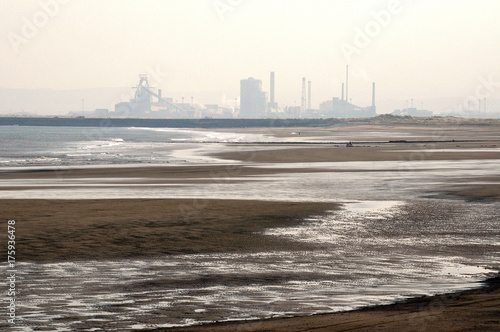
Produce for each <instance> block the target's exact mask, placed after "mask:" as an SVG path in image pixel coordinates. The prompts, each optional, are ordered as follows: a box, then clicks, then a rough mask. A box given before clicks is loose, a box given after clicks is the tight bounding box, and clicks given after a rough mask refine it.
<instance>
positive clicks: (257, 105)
mask: <svg viewBox="0 0 500 332" xmlns="http://www.w3.org/2000/svg"><path fill="white" fill-rule="evenodd" d="M273 97H274V96H273ZM240 100H241V103H240V115H239V117H240V118H243V119H257V118H265V117H266V112H267V95H266V93H265V92H264V91H262V81H261V80H256V79H254V78H253V77H250V78H248V79H246V80H241V82H240Z"/></svg>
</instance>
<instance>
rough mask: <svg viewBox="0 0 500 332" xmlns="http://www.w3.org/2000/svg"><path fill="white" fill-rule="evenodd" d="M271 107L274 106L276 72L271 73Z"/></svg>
mask: <svg viewBox="0 0 500 332" xmlns="http://www.w3.org/2000/svg"><path fill="white" fill-rule="evenodd" d="M271 105H274V71H272V72H271Z"/></svg>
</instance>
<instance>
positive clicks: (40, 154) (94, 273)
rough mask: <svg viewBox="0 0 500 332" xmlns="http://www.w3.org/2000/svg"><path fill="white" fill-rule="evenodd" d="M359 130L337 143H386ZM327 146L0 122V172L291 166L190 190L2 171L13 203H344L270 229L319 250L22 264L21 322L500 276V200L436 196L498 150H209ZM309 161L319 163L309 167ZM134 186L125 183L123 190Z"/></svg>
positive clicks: (281, 307)
mask: <svg viewBox="0 0 500 332" xmlns="http://www.w3.org/2000/svg"><path fill="white" fill-rule="evenodd" d="M352 135H353V134H352V133H350V134H347V133H346V134H342V133H339V134H338V135H336V136H332V137H330V138H328V140H330V141H334V142H335V144H344V143H345V142H348V141H351V140H355V139H356V138H357V139H363V140H380V137H379V136H378V135H380V134H378V133H373V132H359V133H356V135H357V136H356V137H353V136H352ZM383 135H384V137H387V133H384V134H383ZM392 135H394V136H395V137H396V136H397V137H399V136H402V135H409V133H392ZM326 142H327V140H325V139H324V138H322V139H317V138H311V137H303V136H301V135H299V134H298V133H297V135H293V137H279V135H276V136H275V135H269V134H268V135H264V134H259V133H231V132H222V131H220V132H217V131H209V130H187V129H186V130H184V129H151V128H112V127H104V128H81V127H16V126H5V127H0V173H1V172H13V171H18V170H31V171H37V170H42V169H54V168H56V169H60V170H68V169H74V168H86V167H101V166H108V167H125V166H126V167H134V166H158V165H163V166H165V167H169V166H172V165H173V166H182V165H186V166H189V165H214V164H219V165H234V164H237V165H239V166H240V167H261V168H267V169H274V168H281V169H283V168H287V169H288V170H289V172H286V173H278V174H275V175H272V176H270V175H262V176H246V177H245V176H241V175H239V174H225V175H224V176H222V175H214V176H213V177H212V178H211V180H212V181H210V182H209V183H200V182H199V181H193V183H187V184H183V185H182V186H172V185H169V184H164V185H162V184H154V183H150V184H149V185H145V184H144V183H141V185H140V186H138V185H136V183H137V182H140V181H141V179H121V180H120V181H117V182H120V183H115V182H113V181H106V180H105V179H95V178H88V179H85V178H84V179H64V177H63V178H60V177H54V178H53V179H40V180H30V181H29V182H28V181H20V180H15V179H13V180H2V181H1V182H0V198H3V199H23V198H32V199H36V198H58V199H61V198H64V199H115V198H186V199H193V200H200V199H207V198H215V199H227V200H231V199H258V200H269V201H302V202H316V201H321V202H337V203H341V204H342V208H341V209H340V210H336V211H328V212H327V213H326V214H325V215H320V216H310V218H309V219H308V220H306V222H305V223H302V224H299V225H295V226H293V227H288V228H276V229H274V228H270V229H266V230H264V231H263V232H262V233H263V235H264V236H270V237H279V238H286V239H289V240H290V241H296V242H303V243H314V244H317V245H318V249H317V250H310V251H273V252H256V253H212V254H210V253H207V254H192V255H169V256H165V257H160V258H154V259H152V258H151V259H121V260H98V261H96V260H88V261H79V262H54V263H33V262H28V261H26V262H18V263H17V268H18V280H17V285H18V292H19V293H18V294H17V295H16V301H17V304H18V308H19V316H18V321H17V324H16V326H15V328H14V330H19V331H36V330H40V329H45V330H54V331H73V330H82V331H96V330H108V331H121V330H131V329H136V330H141V329H152V328H165V327H175V326H186V325H196V324H202V323H210V322H215V321H233V320H255V319H260V318H270V317H284V316H296V315H311V314H318V313H327V312H337V311H345V310H353V309H356V308H360V307H366V306H373V305H380V304H389V303H393V302H395V301H398V300H401V299H405V298H409V297H416V296H421V295H430V294H440V293H447V292H453V291H458V290H463V289H470V288H474V287H479V286H480V285H481V281H483V280H484V279H485V278H487V277H488V276H491V275H493V274H494V273H497V272H498V268H499V266H500V263H499V262H500V243H499V241H498V239H499V238H500V227H499V226H500V205H499V204H498V203H494V202H489V203H488V202H470V201H465V200H460V199H450V198H443V197H441V196H439V195H437V194H436V193H437V192H439V190H440V189H442V188H444V187H445V186H448V185H449V183H450V182H451V183H453V181H455V180H457V181H458V180H460V179H463V178H474V177H477V180H475V183H477V184H482V183H487V181H486V180H481V177H488V176H496V175H498V164H499V163H498V159H497V160H458V161H457V160H454V161H453V160H444V161H432V160H425V158H420V159H418V160H414V161H405V160H398V161H377V162H372V161H370V162H339V163H334V162H328V163H281V164H279V165H277V164H274V163H254V162H252V161H251V160H250V161H247V162H241V161H230V160H221V159H217V158H216V157H214V156H213V153H214V152H221V151H233V150H234V149H238V150H239V151H249V150H251V149H258V150H266V149H280V148H289V147H290V144H294V143H296V144H310V145H309V146H310V147H311V148H314V146H316V145H315V144H318V146H320V144H321V143H326ZM268 143H275V144H268ZM489 149H492V148H491V147H490V148H489ZM452 150H453V149H452ZM457 151H458V150H457ZM417 152H418V151H417ZM420 152H422V153H423V155H424V156H425V154H426V153H431V152H425V151H424V150H422V151H420ZM462 152H463V151H462ZM490 152H491V151H490ZM493 152H497V151H496V150H494V151H493ZM498 152H500V149H499V150H498ZM499 159H500V153H499ZM304 168H317V169H318V170H321V172H315V173H305V172H304V171H303V169H304ZM228 179H231V180H244V181H227V180H228ZM124 181H125V182H126V181H129V183H128V184H127V185H123V182H124ZM12 187H17V189H16V190H12ZM23 187H25V189H23ZM47 188H49V189H47ZM443 211H445V212H443ZM441 304H442V302H439V301H438V302H436V303H435V305H436V306H439V305H441ZM6 326H7V325H5V323H4V322H2V323H0V327H6Z"/></svg>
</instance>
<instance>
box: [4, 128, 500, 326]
mask: <svg viewBox="0 0 500 332" xmlns="http://www.w3.org/2000/svg"><path fill="white" fill-rule="evenodd" d="M287 130H288V131H285V130H284V131H283V132H281V135H290V136H291V135H296V134H294V132H295V131H297V130H296V129H294V130H293V131H290V130H289V129H287ZM349 130H351V129H349ZM384 130H387V131H388V132H390V131H391V130H393V129H391V128H389V129H384ZM419 130H421V131H427V130H428V129H419ZM323 131H324V130H319V132H320V133H319V134H316V133H312V132H309V134H307V133H301V135H303V134H304V135H309V136H310V137H316V136H321V135H323V134H325V133H324V132H323ZM257 132H259V133H262V132H261V131H257ZM354 132H355V131H354V130H353V133H354ZM459 132H460V130H457V131H454V132H453V133H450V135H449V137H452V136H453V137H455V135H456V136H457V137H459ZM497 132H498V131H497ZM268 133H270V134H276V135H278V134H277V133H276V130H273V131H268ZM494 133H495V131H494V130H493V131H492V130H490V129H489V128H486V129H482V128H476V129H470V130H469V131H467V132H466V133H463V132H462V137H465V138H466V139H467V140H469V141H467V142H465V141H463V142H447V143H442V142H434V143H384V144H381V143H366V142H365V143H359V144H355V146H354V147H353V148H347V147H345V146H344V145H339V144H331V145H310V146H309V145H308V146H304V145H290V146H289V147H287V148H285V149H283V148H282V145H277V146H279V147H280V149H279V150H272V151H269V150H265V151H264V150H262V151H259V145H255V146H252V147H253V148H254V149H255V151H240V152H223V153H218V154H216V156H217V157H218V158H221V159H224V160H240V161H244V162H247V163H252V164H258V163H285V162H292V163H294V162H335V161H378V160H407V161H412V160H464V159H500V156H499V153H498V152H496V151H493V152H492V151H484V152H480V151H474V152H469V151H463V152H426V150H428V149H452V148H453V149H481V148H482V149H491V148H496V147H498V146H499V141H497V140H496V139H494V138H492V137H486V138H483V139H481V141H474V142H473V141H472V140H475V138H476V136H477V135H479V134H480V135H483V136H494V135H493V134H494ZM325 135H327V136H328V133H326V134H325ZM447 137H448V136H447ZM393 138H394V137H391V138H390V140H392V139H393ZM387 141H389V138H387ZM408 150H413V151H408ZM292 171H293V172H297V169H293V170H289V169H286V168H276V169H262V168H257V167H252V166H239V165H229V166H228V165H222V164H221V165H207V166H193V165H190V166H166V167H121V168H109V167H102V168H89V169H70V170H52V171H40V172H16V173H0V180H1V179H26V180H29V179H52V178H57V179H64V178H89V177H92V178H94V177H95V178H122V179H124V180H123V182H124V183H128V182H129V181H130V180H127V179H132V178H134V179H137V178H140V179H141V180H140V181H143V182H144V183H151V182H153V181H155V183H156V182H157V181H160V182H162V183H177V184H180V185H182V184H183V183H189V182H192V181H208V182H211V181H212V182H213V181H221V180H220V178H221V177H222V178H224V177H227V179H226V180H227V181H231V180H230V178H231V177H234V176H248V175H262V174H277V173H281V172H292ZM300 171H301V172H317V171H322V170H320V169H313V168H304V169H301V170H300ZM329 171H331V170H329ZM478 180H481V178H480V177H474V178H470V179H463V181H462V182H461V183H455V182H454V183H450V184H449V186H448V187H446V188H443V190H442V191H440V192H439V193H436V194H437V195H441V196H442V197H455V198H458V199H465V200H491V201H500V184H499V182H500V177H493V178H491V177H489V178H484V179H482V180H484V181H489V182H491V183H489V184H487V185H470V184H468V182H472V181H478ZM5 189H13V188H4V190H5ZM24 189H26V187H25V188H24ZM338 207H339V206H338V205H337V204H334V203H282V202H266V201H235V200H234V201H233V200H189V199H185V200H178V199H162V200H145V199H134V200H85V201H76V200H0V211H2V218H8V219H15V220H16V221H17V224H16V227H17V228H16V231H17V232H16V236H18V238H19V240H18V248H17V249H18V254H17V256H16V258H17V259H18V260H19V261H34V262H48V261H74V260H83V259H97V260H99V259H120V258H130V257H155V256H161V255H166V254H167V255H168V254H191V253H208V252H241V251H246V252H256V251H270V250H306V249H310V248H307V247H306V246H307V244H297V243H295V242H290V241H287V240H278V239H276V238H270V237H265V236H262V235H260V234H257V233H256V232H258V231H260V230H263V229H265V228H271V227H287V226H290V225H294V224H297V223H299V222H303V221H302V220H303V218H306V217H308V216H310V215H318V214H322V213H324V212H325V211H327V210H332V209H336V208H338ZM499 295H500V294H499V290H498V279H496V280H495V281H494V282H493V281H492V282H491V284H490V285H489V286H488V287H485V288H482V289H480V290H475V291H467V292H461V293H456V294H450V295H446V296H435V297H425V298H419V299H413V300H409V301H406V302H403V303H398V304H394V305H390V306H381V307H377V308H369V309H363V310H358V311H352V312H345V313H337V314H330V315H317V316H309V317H295V318H280V319H270V320H264V321H254V322H238V323H221V324H216V325H205V326H202V327H187V328H183V329H171V330H180V331H262V330H266V331H285V330H286V331H303V330H315V331H345V330H356V331H386V330H443V331H466V330H499V329H500V323H499V321H500V320H499V319H498V316H499V314H500V311H499V310H498V308H499V307H500V296H499ZM161 331H162V330H161Z"/></svg>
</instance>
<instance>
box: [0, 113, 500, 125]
mask: <svg viewBox="0 0 500 332" xmlns="http://www.w3.org/2000/svg"><path fill="white" fill-rule="evenodd" d="M363 124H365V125H406V126H408V125H419V126H421V125H424V126H491V125H500V120H499V119H464V118H457V117H439V116H436V117H412V116H395V115H387V114H384V115H379V116H377V117H373V118H362V119H361V118H357V119H337V118H331V119H142V118H85V117H77V118H63V117H1V116H0V126H49V127H56V126H63V127H144V128H265V127H330V126H336V125H337V126H339V125H363Z"/></svg>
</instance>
